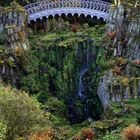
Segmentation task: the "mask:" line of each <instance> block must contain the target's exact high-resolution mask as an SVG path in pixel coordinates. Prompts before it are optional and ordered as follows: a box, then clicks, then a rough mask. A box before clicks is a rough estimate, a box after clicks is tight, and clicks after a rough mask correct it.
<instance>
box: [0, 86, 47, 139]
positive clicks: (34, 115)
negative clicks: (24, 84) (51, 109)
mask: <svg viewBox="0 0 140 140" xmlns="http://www.w3.org/2000/svg"><path fill="white" fill-rule="evenodd" d="M43 119H44V114H43V112H42V111H41V109H40V104H39V103H38V102H37V100H36V99H35V98H33V97H29V96H28V94H26V93H24V92H20V91H17V90H16V89H12V88H11V87H4V86H2V85H1V84H0V120H2V121H3V122H5V124H6V126H7V129H6V137H7V138H6V139H7V140H9V139H10V140H13V139H14V138H15V137H16V135H19V136H25V135H27V134H28V133H29V132H30V131H31V130H32V129H33V128H34V127H36V126H38V125H39V124H41V122H42V120H43ZM42 124H43V122H42Z"/></svg>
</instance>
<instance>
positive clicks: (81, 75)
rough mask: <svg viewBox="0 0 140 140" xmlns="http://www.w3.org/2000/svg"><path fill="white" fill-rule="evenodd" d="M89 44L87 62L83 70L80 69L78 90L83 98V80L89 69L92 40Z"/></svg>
mask: <svg viewBox="0 0 140 140" xmlns="http://www.w3.org/2000/svg"><path fill="white" fill-rule="evenodd" d="M87 43H88V45H89V46H88V47H87V49H86V57H85V58H86V60H85V62H84V64H83V66H82V68H81V69H80V72H79V75H80V78H79V88H78V96H79V97H81V96H83V93H84V92H85V91H84V84H83V82H82V78H83V76H84V74H85V73H86V72H87V70H88V68H89V47H90V40H89V41H88V42H87Z"/></svg>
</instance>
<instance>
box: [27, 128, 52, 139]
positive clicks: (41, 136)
mask: <svg viewBox="0 0 140 140" xmlns="http://www.w3.org/2000/svg"><path fill="white" fill-rule="evenodd" d="M53 137H54V136H53V131H52V130H51V129H48V130H46V131H44V132H36V133H34V134H32V135H31V136H29V140H53Z"/></svg>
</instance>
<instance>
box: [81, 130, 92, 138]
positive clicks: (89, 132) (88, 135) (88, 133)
mask: <svg viewBox="0 0 140 140" xmlns="http://www.w3.org/2000/svg"><path fill="white" fill-rule="evenodd" d="M82 136H83V137H84V138H88V139H91V138H92V137H93V136H94V132H93V130H92V129H91V128H84V129H83V130H82Z"/></svg>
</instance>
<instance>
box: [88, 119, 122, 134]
mask: <svg viewBox="0 0 140 140" xmlns="http://www.w3.org/2000/svg"><path fill="white" fill-rule="evenodd" d="M122 124H123V121H119V120H118V119H112V120H101V121H97V122H93V123H92V124H91V125H90V126H91V127H92V128H94V129H95V131H97V133H99V134H104V133H106V132H107V131H111V130H113V129H116V128H117V127H119V126H120V125H122Z"/></svg>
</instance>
